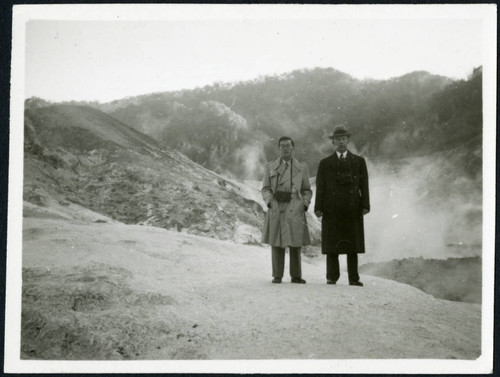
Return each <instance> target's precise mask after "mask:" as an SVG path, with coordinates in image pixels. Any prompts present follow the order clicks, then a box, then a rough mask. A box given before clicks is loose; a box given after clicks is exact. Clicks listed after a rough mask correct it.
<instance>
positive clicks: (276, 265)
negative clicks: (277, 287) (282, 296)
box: [271, 246, 285, 278]
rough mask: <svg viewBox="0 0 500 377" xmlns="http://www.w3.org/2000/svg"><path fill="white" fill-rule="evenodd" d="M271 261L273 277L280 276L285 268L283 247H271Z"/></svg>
mask: <svg viewBox="0 0 500 377" xmlns="http://www.w3.org/2000/svg"><path fill="white" fill-rule="evenodd" d="M271 251H272V252H271V254H272V262H273V277H274V278H282V277H283V271H284V270H285V249H284V248H283V247H276V246H272V247H271Z"/></svg>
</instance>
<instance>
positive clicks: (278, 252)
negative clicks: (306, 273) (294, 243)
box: [271, 246, 302, 278]
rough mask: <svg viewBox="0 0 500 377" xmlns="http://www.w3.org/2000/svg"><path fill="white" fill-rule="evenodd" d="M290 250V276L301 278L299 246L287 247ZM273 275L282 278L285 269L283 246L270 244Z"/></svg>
mask: <svg viewBox="0 0 500 377" xmlns="http://www.w3.org/2000/svg"><path fill="white" fill-rule="evenodd" d="M288 249H289V250H290V276H291V277H292V278H301V277H302V269H301V263H300V247H289V248H288ZM271 250H272V260H273V277H275V278H282V277H283V272H284V271H285V248H284V247H276V246H272V247H271Z"/></svg>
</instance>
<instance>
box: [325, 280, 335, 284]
mask: <svg viewBox="0 0 500 377" xmlns="http://www.w3.org/2000/svg"><path fill="white" fill-rule="evenodd" d="M326 284H337V282H336V281H335V280H327V281H326Z"/></svg>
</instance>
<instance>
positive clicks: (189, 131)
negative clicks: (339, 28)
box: [91, 68, 482, 179]
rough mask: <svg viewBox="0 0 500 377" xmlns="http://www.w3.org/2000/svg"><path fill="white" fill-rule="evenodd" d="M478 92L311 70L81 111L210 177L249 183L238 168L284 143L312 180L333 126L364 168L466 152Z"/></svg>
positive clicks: (473, 85) (478, 116)
mask: <svg viewBox="0 0 500 377" xmlns="http://www.w3.org/2000/svg"><path fill="white" fill-rule="evenodd" d="M481 88H482V70H481V68H478V69H476V70H475V71H474V72H473V73H472V74H471V76H470V78H469V79H468V80H460V81H453V80H451V79H448V78H445V77H442V76H436V75H431V74H429V73H427V72H413V73H409V74H407V75H404V76H401V77H396V78H392V79H389V80H382V81H380V80H356V79H354V78H352V77H350V76H349V75H347V74H345V73H342V72H340V71H337V70H335V69H331V68H330V69H319V68H317V69H314V70H297V71H293V72H291V73H289V74H284V75H281V76H267V77H263V78H259V79H256V80H253V81H247V82H239V83H234V84H216V85H212V86H206V87H204V88H199V89H195V90H184V91H179V92H166V93H155V94H151V95H144V96H139V97H132V98H126V99H122V100H117V101H113V102H111V103H107V104H96V103H93V104H91V105H93V106H96V107H98V108H100V109H101V110H103V111H105V112H107V113H109V114H110V115H112V116H113V117H115V118H117V119H119V120H120V121H122V122H124V123H125V124H128V125H130V126H132V127H134V128H135V129H137V130H138V131H140V132H143V133H145V134H147V135H150V136H152V137H154V138H155V139H157V140H158V141H159V142H160V143H161V144H162V145H166V146H169V147H174V148H176V149H178V150H179V151H181V152H182V153H184V154H185V155H186V156H188V157H189V158H191V159H192V160H194V161H195V162H198V163H200V164H202V165H203V166H205V167H207V168H209V169H210V170H214V171H218V172H223V171H228V172H231V173H232V174H234V175H236V176H238V177H240V178H247V179H248V178H258V179H259V178H260V175H259V173H260V171H259V170H258V169H257V170H256V169H251V168H249V166H248V164H247V163H246V160H247V159H249V158H250V159H252V161H253V162H256V163H258V162H262V161H265V160H269V159H271V158H273V157H274V156H275V155H276V153H277V150H276V140H277V138H279V137H280V136H282V135H284V134H286V135H289V136H291V137H292V138H294V139H295V140H296V141H297V151H296V152H297V156H298V157H299V158H300V159H302V160H304V161H306V162H307V163H308V164H309V165H310V167H311V171H312V172H314V171H316V168H317V164H318V161H319V160H320V159H321V158H322V157H324V156H325V155H327V154H328V153H330V152H331V146H330V145H329V141H328V139H327V138H326V137H327V135H329V134H330V133H331V132H332V129H333V127H334V126H335V125H338V124H344V125H346V126H347V127H348V128H349V129H350V130H351V132H352V133H353V143H354V146H355V148H356V149H357V150H358V151H360V152H361V153H362V154H364V155H365V156H366V157H368V158H370V159H382V160H388V159H394V158H396V159H397V158H406V157H412V156H418V155H422V154H428V153H433V152H436V151H444V150H449V149H451V150H453V149H457V150H463V149H464V148H465V149H466V150H467V151H468V152H469V153H472V152H474V151H475V150H476V149H477V148H480V146H481V129H482V97H481V95H482V89H481ZM480 166H481V165H480V161H475V162H474V163H473V165H472V166H467V167H466V168H467V171H468V172H470V173H475V172H476V170H477V168H479V167H480Z"/></svg>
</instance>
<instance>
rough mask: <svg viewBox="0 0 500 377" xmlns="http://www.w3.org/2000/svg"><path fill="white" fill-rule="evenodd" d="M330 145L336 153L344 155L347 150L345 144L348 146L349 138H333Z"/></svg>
mask: <svg viewBox="0 0 500 377" xmlns="http://www.w3.org/2000/svg"><path fill="white" fill-rule="evenodd" d="M332 143H333V145H335V149H336V150H337V151H338V152H340V153H344V152H345V151H346V150H347V144H349V136H337V137H334V138H333V141H332Z"/></svg>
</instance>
